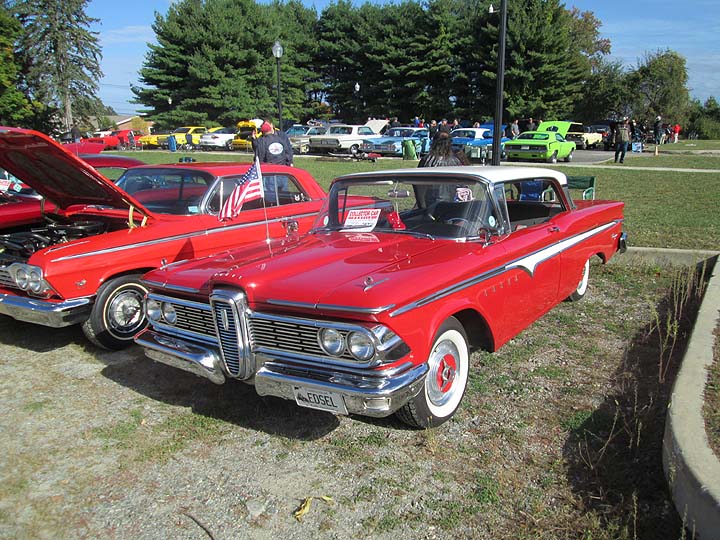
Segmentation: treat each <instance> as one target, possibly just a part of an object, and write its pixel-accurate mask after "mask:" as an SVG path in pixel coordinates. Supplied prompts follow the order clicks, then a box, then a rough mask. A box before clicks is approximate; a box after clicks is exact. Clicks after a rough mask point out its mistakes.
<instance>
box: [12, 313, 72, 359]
mask: <svg viewBox="0 0 720 540" xmlns="http://www.w3.org/2000/svg"><path fill="white" fill-rule="evenodd" d="M83 341H86V339H85V335H84V334H83V332H82V328H80V325H74V326H67V327H65V328H48V327H45V326H39V325H37V324H31V323H26V322H21V321H16V320H15V319H13V318H11V317H7V316H5V315H0V343H2V344H4V345H10V346H13V347H19V348H22V349H26V350H29V351H32V352H37V353H45V352H49V351H54V350H55V349H59V348H62V347H66V346H68V345H71V344H73V343H82V342H83Z"/></svg>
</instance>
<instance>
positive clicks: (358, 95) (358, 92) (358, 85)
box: [355, 82, 360, 120]
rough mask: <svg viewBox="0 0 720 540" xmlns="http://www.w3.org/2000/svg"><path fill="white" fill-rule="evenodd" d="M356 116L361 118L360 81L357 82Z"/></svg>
mask: <svg viewBox="0 0 720 540" xmlns="http://www.w3.org/2000/svg"><path fill="white" fill-rule="evenodd" d="M355 116H356V117H357V118H358V120H359V119H360V83H358V82H356V83H355Z"/></svg>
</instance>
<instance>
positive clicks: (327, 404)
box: [293, 386, 347, 414]
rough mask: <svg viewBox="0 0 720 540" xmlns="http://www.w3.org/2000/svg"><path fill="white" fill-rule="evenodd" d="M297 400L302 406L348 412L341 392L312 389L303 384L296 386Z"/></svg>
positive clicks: (338, 412) (340, 412)
mask: <svg viewBox="0 0 720 540" xmlns="http://www.w3.org/2000/svg"><path fill="white" fill-rule="evenodd" d="M293 390H294V392H295V402H296V403H297V404H298V405H300V406H301V407H308V408H310V409H320V410H321V411H330V412H333V413H335V414H347V408H346V407H345V401H344V400H343V397H342V396H341V395H340V394H336V393H335V392H328V391H326V390H311V389H309V388H303V387H302V386H294V387H293Z"/></svg>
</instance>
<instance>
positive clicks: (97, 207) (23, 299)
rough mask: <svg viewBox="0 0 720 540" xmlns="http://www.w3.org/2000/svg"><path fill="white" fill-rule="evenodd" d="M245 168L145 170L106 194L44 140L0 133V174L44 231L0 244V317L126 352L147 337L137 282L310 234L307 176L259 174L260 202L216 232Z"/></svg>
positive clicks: (290, 171) (104, 185)
mask: <svg viewBox="0 0 720 540" xmlns="http://www.w3.org/2000/svg"><path fill="white" fill-rule="evenodd" d="M249 167H250V164H247V163H246V164H242V163H227V162H226V163H178V164H172V165H146V166H142V167H134V168H131V169H128V170H127V171H126V172H125V173H124V174H123V176H122V177H121V178H120V179H119V180H118V182H117V184H115V183H113V182H111V181H110V180H108V179H107V178H105V177H104V176H102V175H101V174H99V173H98V172H97V171H96V170H95V169H94V168H93V167H91V166H89V165H88V164H87V163H85V162H84V161H83V160H81V159H80V158H78V157H76V156H74V155H72V154H70V153H68V152H66V151H65V150H64V149H63V148H62V147H61V146H60V145H58V144H57V143H56V142H55V141H53V140H51V139H50V138H48V137H47V136H45V135H43V134H42V133H38V132H35V131H30V130H23V129H18V128H4V127H0V168H2V169H5V170H7V171H8V172H10V173H11V174H13V175H14V176H15V177H17V178H21V179H22V180H23V182H24V183H26V184H27V185H29V186H30V187H31V188H32V189H34V190H35V191H36V192H37V193H39V194H40V195H42V196H43V197H44V198H45V199H46V200H47V201H49V203H51V204H52V205H53V211H52V212H51V213H48V212H46V216H45V218H46V222H45V223H44V224H43V226H42V227H39V228H33V229H32V230H30V231H19V232H15V233H11V234H2V235H0V314H4V315H8V316H10V317H13V318H15V319H18V320H22V321H28V322H33V323H37V324H40V325H45V326H51V327H62V326H67V325H71V324H82V326H83V330H84V331H85V334H86V335H87V336H88V338H89V339H90V340H91V341H93V342H94V343H96V344H97V345H100V346H103V347H107V348H121V347H123V346H125V345H129V344H131V343H132V338H133V336H134V335H135V334H136V333H137V332H138V331H139V330H142V329H143V328H144V327H145V325H146V320H145V315H144V312H143V310H142V300H143V296H144V295H145V293H146V291H147V289H146V287H145V286H144V285H142V283H141V282H140V276H141V275H142V274H144V273H145V272H147V271H149V270H152V269H153V268H159V267H161V266H166V265H169V264H171V263H175V262H177V261H181V260H184V259H190V258H193V257H203V256H206V255H209V254H211V253H216V252H218V251H221V250H225V249H228V248H231V247H237V246H239V245H242V244H245V243H249V242H257V241H261V240H264V239H270V238H277V237H284V236H286V235H287V234H296V233H297V232H304V231H307V230H308V229H309V228H310V227H311V225H312V222H313V221H314V219H315V217H316V215H317V213H318V211H319V210H320V207H321V205H322V203H323V200H324V198H325V196H326V195H325V192H324V191H323V189H322V188H321V187H320V186H319V185H318V184H317V182H315V180H314V179H313V178H312V177H311V176H310V174H309V173H307V172H306V171H304V170H302V169H298V168H294V167H284V166H272V165H267V166H265V165H263V166H262V175H263V176H262V184H263V194H264V198H259V199H256V200H253V201H252V202H251V203H249V204H247V205H244V206H243V207H242V210H241V211H240V212H239V214H238V215H237V216H235V217H234V218H232V219H227V220H224V221H221V220H220V219H219V218H218V214H219V212H220V209H221V208H222V205H223V204H224V202H225V201H226V200H227V199H228V198H229V197H230V195H231V193H232V192H233V190H234V188H235V187H236V186H237V185H238V184H240V183H241V182H242V181H243V177H244V175H245V173H247V172H248V169H249Z"/></svg>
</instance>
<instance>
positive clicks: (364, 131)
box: [358, 126, 375, 135]
mask: <svg viewBox="0 0 720 540" xmlns="http://www.w3.org/2000/svg"><path fill="white" fill-rule="evenodd" d="M358 135H375V132H374V131H373V130H372V129H370V128H369V127H365V126H361V127H359V128H358Z"/></svg>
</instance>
